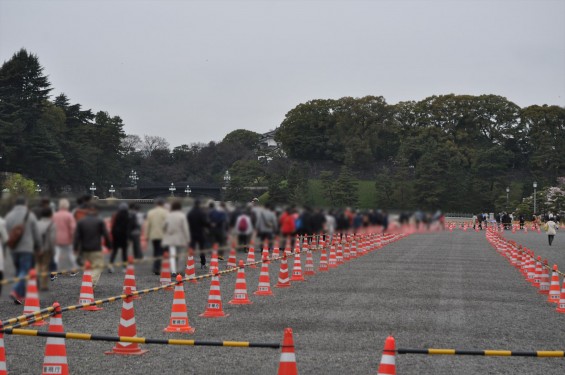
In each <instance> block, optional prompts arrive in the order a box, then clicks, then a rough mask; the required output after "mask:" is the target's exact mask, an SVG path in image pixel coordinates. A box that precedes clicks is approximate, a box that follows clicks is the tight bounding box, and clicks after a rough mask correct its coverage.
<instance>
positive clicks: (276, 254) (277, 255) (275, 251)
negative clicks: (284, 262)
mask: <svg viewBox="0 0 565 375" xmlns="http://www.w3.org/2000/svg"><path fill="white" fill-rule="evenodd" d="M280 256H281V250H280V248H279V239H278V237H277V238H276V239H275V244H274V245H273V259H279V258H280Z"/></svg>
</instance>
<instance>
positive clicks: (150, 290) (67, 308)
mask: <svg viewBox="0 0 565 375" xmlns="http://www.w3.org/2000/svg"><path fill="white" fill-rule="evenodd" d="M342 243H344V242H342ZM326 246H330V244H329V243H326ZM320 249H321V247H320V246H319V245H317V246H314V247H310V248H309V249H308V250H301V249H298V251H294V252H291V253H289V254H285V252H284V250H283V254H282V255H279V256H278V257H267V262H277V261H279V260H281V259H283V258H284V257H287V258H293V257H295V256H296V255H298V254H301V253H303V252H306V251H318V250H320ZM261 263H263V260H262V259H261V260H258V261H255V262H249V263H244V264H243V267H244V268H245V267H250V266H252V265H258V264H261ZM239 268H240V266H236V267H232V268H230V269H227V270H223V271H218V272H216V274H212V273H208V274H205V275H201V276H196V277H186V276H185V277H184V278H182V281H183V282H187V281H192V280H205V279H208V278H211V277H213V276H216V275H217V276H221V275H225V274H229V273H235V272H237V271H238V270H239ZM175 285H177V281H174V282H171V283H169V284H164V285H161V286H158V287H153V288H147V289H143V290H137V291H134V292H132V293H131V294H129V295H128V294H121V295H117V296H112V297H107V298H104V299H100V300H96V301H92V302H90V303H83V304H78V305H71V306H65V307H62V308H61V312H66V311H73V310H77V309H80V308H83V307H90V306H99V305H102V304H105V303H111V302H115V301H119V300H123V299H125V298H126V297H129V296H137V295H140V294H148V293H153V292H158V291H160V290H163V289H166V288H170V287H174V286H175ZM53 311H54V308H53V306H49V307H46V308H44V309H41V310H39V311H36V312H34V313H31V314H25V315H20V316H17V317H15V318H10V319H5V320H2V321H1V324H2V326H9V325H13V324H16V323H18V322H24V321H26V320H30V319H35V318H37V317H39V316H41V315H42V314H45V313H52V312H53Z"/></svg>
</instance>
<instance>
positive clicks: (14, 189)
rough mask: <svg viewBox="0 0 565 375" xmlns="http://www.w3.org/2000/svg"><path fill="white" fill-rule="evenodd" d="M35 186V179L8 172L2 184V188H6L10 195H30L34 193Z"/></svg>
mask: <svg viewBox="0 0 565 375" xmlns="http://www.w3.org/2000/svg"><path fill="white" fill-rule="evenodd" d="M35 187H36V183H35V181H33V180H31V179H29V178H25V177H24V176H22V175H21V174H19V173H12V174H10V175H9V176H8V177H7V178H6V179H5V180H4V183H3V185H2V189H8V190H9V191H10V194H11V195H12V197H17V196H20V195H23V196H26V197H31V196H33V195H35V194H36V192H35Z"/></svg>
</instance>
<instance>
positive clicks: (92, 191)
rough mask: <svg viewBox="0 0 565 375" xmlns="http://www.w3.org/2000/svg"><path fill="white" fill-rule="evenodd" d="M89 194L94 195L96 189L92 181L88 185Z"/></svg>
mask: <svg viewBox="0 0 565 375" xmlns="http://www.w3.org/2000/svg"><path fill="white" fill-rule="evenodd" d="M89 189H90V194H92V195H94V192H95V191H96V186H94V182H93V183H92V185H90V188H89Z"/></svg>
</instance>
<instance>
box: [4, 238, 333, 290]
mask: <svg viewBox="0 0 565 375" xmlns="http://www.w3.org/2000/svg"><path fill="white" fill-rule="evenodd" d="M325 235H326V236H327V234H325ZM317 236H318V235H308V236H300V237H299V239H300V241H302V240H303V239H305V238H306V239H315V238H317ZM249 247H251V246H249V245H235V246H231V245H226V246H221V247H218V248H217V250H218V251H226V250H231V249H232V248H234V249H236V250H239V249H246V248H249ZM214 250H215V249H214V247H209V248H206V249H202V250H197V251H198V252H199V253H205V254H209V253H211V252H212V251H214ZM195 252H196V251H195ZM181 256H184V254H178V253H177V254H176V255H175V256H174V258H175V259H177V258H180V257H181ZM170 258H172V257H171V256H169V259H170ZM163 259H164V256H159V257H144V258H143V259H134V261H133V263H134V264H142V263H151V262H154V261H156V260H163ZM127 265H128V262H113V263H105V264H104V267H103V269H105V270H106V269H111V268H112V267H118V268H119V267H125V266H127ZM85 268H86V267H85V266H82V267H79V268H70V269H66V270H62V271H54V272H48V271H44V272H37V273H36V275H37V277H38V278H39V277H46V276H49V277H52V276H60V275H68V274H76V273H79V272H81V271H84V270H85ZM29 279H30V276H29V275H26V276H23V277H12V278H9V279H4V280H0V285H8V284H15V283H17V282H20V281H27V280H29Z"/></svg>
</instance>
